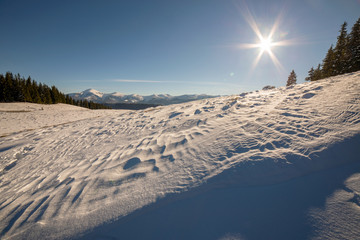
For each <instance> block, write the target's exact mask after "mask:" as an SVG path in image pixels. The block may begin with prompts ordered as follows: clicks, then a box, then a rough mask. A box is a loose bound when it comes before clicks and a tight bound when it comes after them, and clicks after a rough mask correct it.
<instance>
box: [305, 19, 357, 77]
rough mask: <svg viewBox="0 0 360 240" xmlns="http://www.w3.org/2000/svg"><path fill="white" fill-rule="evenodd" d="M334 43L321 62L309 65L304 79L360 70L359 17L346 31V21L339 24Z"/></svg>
mask: <svg viewBox="0 0 360 240" xmlns="http://www.w3.org/2000/svg"><path fill="white" fill-rule="evenodd" d="M339 33H340V34H339V36H338V37H337V42H336V45H335V46H333V45H331V46H330V48H329V50H328V51H327V54H326V56H325V58H324V59H323V61H322V64H318V66H317V68H314V67H311V69H310V70H309V71H308V74H309V75H308V76H307V77H306V78H305V80H306V81H316V80H319V79H323V78H327V77H331V76H336V75H340V74H344V73H350V72H355V71H359V70H360V18H359V19H358V20H357V21H356V23H355V24H354V25H353V27H352V29H351V32H350V33H349V34H348V33H347V22H344V23H343V24H342V25H341V29H340V31H339Z"/></svg>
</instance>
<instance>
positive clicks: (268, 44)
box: [236, 2, 296, 72]
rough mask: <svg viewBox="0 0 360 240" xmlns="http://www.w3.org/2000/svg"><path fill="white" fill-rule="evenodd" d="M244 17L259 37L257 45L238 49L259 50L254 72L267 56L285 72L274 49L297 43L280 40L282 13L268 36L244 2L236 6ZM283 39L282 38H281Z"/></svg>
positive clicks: (242, 46) (280, 70) (249, 44)
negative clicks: (262, 58)
mask: <svg viewBox="0 0 360 240" xmlns="http://www.w3.org/2000/svg"><path fill="white" fill-rule="evenodd" d="M236 6H237V7H238V9H239V11H240V13H242V15H243V16H244V19H245V20H246V22H247V23H248V24H249V26H250V27H251V28H252V30H253V31H254V33H255V35H256V36H257V41H256V42H255V43H243V44H238V45H237V47H239V48H242V49H251V48H256V49H259V52H258V55H257V57H256V58H255V60H254V62H253V64H252V70H254V69H255V68H256V66H257V64H258V63H259V61H260V59H261V57H262V56H263V55H264V54H266V55H269V56H270V59H271V60H272V62H273V64H274V65H275V67H276V68H277V70H278V71H279V72H283V71H284V67H283V66H282V64H281V63H280V61H279V59H278V58H277V57H276V56H275V52H274V48H278V47H281V46H289V45H294V44H296V42H295V41H294V40H280V39H278V38H279V36H281V35H282V34H281V33H280V32H279V30H278V28H279V25H280V20H281V18H282V12H280V13H279V15H278V16H277V18H276V19H275V22H274V24H273V25H272V27H271V28H270V31H269V32H268V34H267V35H265V36H264V35H263V34H262V33H261V31H260V29H259V27H258V24H257V23H256V21H255V19H254V17H253V15H252V14H251V12H250V10H249V8H248V7H247V5H246V3H245V2H244V5H242V6H239V5H236ZM281 38H282V37H281Z"/></svg>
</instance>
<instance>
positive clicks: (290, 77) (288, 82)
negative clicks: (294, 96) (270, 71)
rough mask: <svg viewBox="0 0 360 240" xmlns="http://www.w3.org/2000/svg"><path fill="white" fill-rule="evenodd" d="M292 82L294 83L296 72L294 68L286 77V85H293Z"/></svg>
mask: <svg viewBox="0 0 360 240" xmlns="http://www.w3.org/2000/svg"><path fill="white" fill-rule="evenodd" d="M294 84H296V73H295V71H294V70H292V71H291V72H290V75H289V77H288V80H287V83H286V86H291V85H294Z"/></svg>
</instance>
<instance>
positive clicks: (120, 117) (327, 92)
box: [0, 72, 360, 239]
mask: <svg viewBox="0 0 360 240" xmlns="http://www.w3.org/2000/svg"><path fill="white" fill-rule="evenodd" d="M83 111H84V110H80V111H75V112H77V113H74V114H82V113H83ZM35 112H36V113H39V112H40V111H35ZM50 112H51V111H50ZM96 113H98V112H96ZM99 113H101V112H99ZM105 113H106V114H105ZM1 114H2V115H1V117H2V118H1V125H3V123H5V122H11V121H14V120H13V118H12V114H17V113H9V115H3V113H1ZM48 114H50V113H49V112H48ZM102 114H104V115H102V116H103V117H98V118H91V119H85V120H82V121H75V122H72V123H68V124H62V125H58V126H52V127H48V128H45V129H43V128H38V129H36V130H33V131H27V132H20V133H15V134H10V135H8V136H6V137H3V138H0V171H1V173H0V183H1V185H0V193H1V196H2V199H1V202H0V219H3V220H2V221H1V223H0V236H1V237H3V238H9V239H12V238H14V239H17V238H27V239H39V238H42V237H43V236H46V237H47V238H49V239H56V238H65V237H75V236H79V234H82V233H83V232H84V231H87V230H89V229H91V228H94V227H96V226H99V225H101V224H103V223H105V222H108V221H112V220H115V219H119V218H122V217H124V216H126V215H128V214H130V213H132V212H134V211H135V210H138V209H140V208H142V207H144V206H147V205H149V204H151V203H154V202H157V201H159V199H162V198H164V197H166V196H169V195H179V194H180V193H185V192H187V191H188V190H192V189H196V187H200V186H202V187H205V188H213V187H219V186H222V185H229V184H236V185H245V186H248V185H257V184H271V183H275V182H280V181H284V180H288V179H291V178H294V177H297V176H301V175H304V174H308V173H310V172H313V171H317V170H321V169H325V168H328V167H331V166H335V165H341V164H344V163H347V162H352V161H356V160H358V157H357V156H358V155H357V154H359V153H360V152H359V149H358V147H357V146H359V142H360V137H359V133H360V72H357V73H353V74H346V75H343V76H338V77H333V78H329V79H325V80H322V81H317V82H313V83H305V84H301V85H295V86H291V87H287V88H285V87H283V88H279V89H272V90H266V91H265V90H264V91H256V92H251V93H244V94H240V95H235V96H228V97H219V98H213V99H206V100H199V101H196V102H191V103H184V104H178V105H170V106H164V107H156V108H150V109H146V110H143V111H136V112H135V111H126V112H124V111H104V112H102ZM50 115H51V114H50ZM67 117H69V116H67V115H66V116H65V115H64V118H67ZM38 121H44V122H48V119H46V117H45V116H42V117H40V118H38ZM64 121H65V120H64ZM67 122H69V121H67ZM12 132H13V131H12ZM354 201H357V200H356V199H355V200H354Z"/></svg>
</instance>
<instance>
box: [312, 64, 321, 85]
mask: <svg viewBox="0 0 360 240" xmlns="http://www.w3.org/2000/svg"><path fill="white" fill-rule="evenodd" d="M313 77H314V79H313V81H316V80H319V79H322V78H323V77H322V70H321V65H320V63H319V64H318V66H317V68H316V69H315V70H314V76H313Z"/></svg>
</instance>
